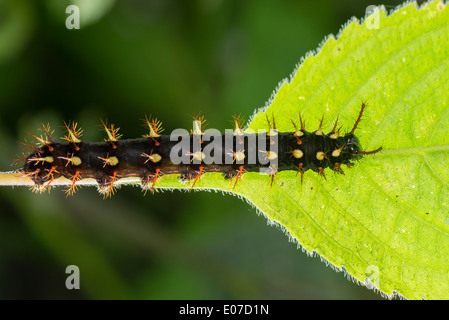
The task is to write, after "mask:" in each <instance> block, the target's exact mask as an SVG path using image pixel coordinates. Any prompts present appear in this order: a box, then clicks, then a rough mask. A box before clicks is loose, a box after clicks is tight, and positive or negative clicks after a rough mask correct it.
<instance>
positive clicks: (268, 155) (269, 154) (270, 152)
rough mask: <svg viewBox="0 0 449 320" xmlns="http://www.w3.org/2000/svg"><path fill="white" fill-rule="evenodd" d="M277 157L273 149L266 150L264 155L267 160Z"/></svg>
mask: <svg viewBox="0 0 449 320" xmlns="http://www.w3.org/2000/svg"><path fill="white" fill-rule="evenodd" d="M277 157H278V155H277V154H276V152H274V151H267V154H266V155H265V158H266V159H269V160H274V159H276V158H277Z"/></svg>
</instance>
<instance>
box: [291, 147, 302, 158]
mask: <svg viewBox="0 0 449 320" xmlns="http://www.w3.org/2000/svg"><path fill="white" fill-rule="evenodd" d="M292 154H293V156H294V157H295V158H296V159H301V158H302V157H303V155H304V153H303V152H302V151H301V150H299V149H295V150H293V151H292Z"/></svg>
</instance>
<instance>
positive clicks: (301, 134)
mask: <svg viewBox="0 0 449 320" xmlns="http://www.w3.org/2000/svg"><path fill="white" fill-rule="evenodd" d="M303 135H304V132H302V131H301V130H296V131H295V132H294V133H293V136H294V137H296V138H299V137H302V136H303Z"/></svg>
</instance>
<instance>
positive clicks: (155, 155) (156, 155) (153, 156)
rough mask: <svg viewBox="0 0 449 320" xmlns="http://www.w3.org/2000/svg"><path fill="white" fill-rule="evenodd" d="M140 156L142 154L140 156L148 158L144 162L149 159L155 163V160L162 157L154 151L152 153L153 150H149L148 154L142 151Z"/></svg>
mask: <svg viewBox="0 0 449 320" xmlns="http://www.w3.org/2000/svg"><path fill="white" fill-rule="evenodd" d="M141 156H142V157H146V158H148V159H147V160H146V161H145V163H147V162H148V161H151V162H154V163H156V162H159V161H161V159H162V157H161V156H160V155H159V154H157V153H154V154H153V151H151V153H150V154H146V153H142V154H141Z"/></svg>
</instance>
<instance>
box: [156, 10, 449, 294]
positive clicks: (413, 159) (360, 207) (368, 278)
mask: <svg viewBox="0 0 449 320" xmlns="http://www.w3.org/2000/svg"><path fill="white" fill-rule="evenodd" d="M376 19H378V20H376ZM376 21H377V22H378V27H379V28H373V26H374V27H376ZM448 80H449V8H448V6H444V5H443V4H442V3H441V2H438V1H437V2H432V3H429V4H427V5H425V6H423V7H421V8H420V9H418V8H417V7H416V5H415V4H409V5H407V6H405V7H403V8H401V9H400V10H397V11H396V12H394V13H392V14H391V15H389V16H388V17H387V15H386V14H385V12H384V9H383V8H381V10H380V11H377V12H375V13H374V14H373V15H372V16H370V17H368V18H367V19H366V20H365V22H364V23H362V24H361V23H359V21H356V20H353V21H351V22H350V23H348V24H347V25H346V26H345V27H344V29H343V30H342V31H341V33H340V35H339V36H338V38H337V39H335V38H334V37H329V38H328V39H327V40H326V41H325V43H324V44H323V45H322V47H321V48H320V50H319V53H317V54H310V55H308V56H307V57H306V58H305V59H304V61H303V62H302V63H301V65H300V66H299V67H298V69H297V70H296V71H295V73H294V75H293V77H292V79H290V81H284V82H283V83H282V85H281V86H280V87H279V90H278V91H277V93H276V94H275V96H274V98H273V99H272V100H271V101H270V104H269V106H268V107H267V108H266V110H262V111H260V112H258V113H256V114H255V116H254V118H253V119H252V121H251V123H250V125H249V128H251V129H261V128H264V129H267V123H266V115H267V114H268V115H269V116H270V117H271V115H274V117H275V119H276V126H277V128H278V130H279V131H292V130H293V128H292V125H291V120H294V121H295V122H298V119H299V116H298V113H299V111H300V112H301V116H302V117H303V119H306V128H307V129H308V131H313V130H316V128H317V126H318V123H319V120H320V119H321V117H322V116H323V115H324V117H325V127H324V129H328V131H330V129H331V128H332V125H333V122H334V121H335V119H336V118H337V116H339V123H341V124H344V126H343V128H344V129H346V131H347V130H350V128H352V126H353V124H354V121H355V119H356V118H357V115H358V113H359V111H360V106H361V102H362V101H365V100H366V101H368V107H367V108H366V111H365V113H364V117H363V119H362V122H361V123H360V125H359V128H358V129H357V131H356V135H357V137H358V138H359V139H360V142H361V144H362V146H363V148H364V150H373V149H376V148H377V147H379V146H382V147H383V151H382V152H380V153H378V154H375V155H370V156H366V157H365V158H364V159H363V161H360V162H359V163H357V164H356V165H355V166H354V167H352V168H351V169H346V170H345V175H336V174H333V173H332V172H331V171H329V169H327V170H326V178H327V180H324V179H323V178H322V177H320V176H318V175H317V174H316V173H314V172H311V171H308V172H306V173H305V175H304V182H303V184H301V181H300V179H299V177H297V176H296V173H295V172H291V171H289V172H286V171H284V172H280V173H278V174H277V175H276V178H275V182H274V184H273V187H272V189H270V183H269V181H270V178H269V177H268V176H264V175H260V174H257V173H247V174H245V176H244V180H243V181H242V182H240V183H239V184H238V185H237V187H236V188H235V189H232V184H231V183H230V182H229V181H225V180H224V179H223V178H222V176H221V175H220V174H213V173H211V174H206V175H204V176H203V177H202V179H201V180H200V181H199V182H197V185H196V187H199V188H205V189H214V190H221V191H224V192H230V193H234V194H237V195H239V196H241V197H244V198H246V199H247V200H248V201H249V202H251V203H252V204H254V206H256V207H257V209H258V210H260V211H261V212H262V213H263V214H264V215H265V216H266V217H267V218H268V219H269V220H270V221H272V222H273V223H275V224H278V225H279V226H281V228H282V229H283V230H285V232H286V233H288V235H289V236H290V237H292V238H293V239H294V240H296V241H297V242H298V244H299V245H301V247H302V248H303V249H305V250H307V251H308V252H309V253H317V254H319V255H320V256H321V257H322V258H323V259H325V260H326V261H327V262H329V263H330V264H332V265H333V266H334V267H335V268H337V269H340V270H344V271H345V272H346V273H347V274H349V275H350V276H351V277H352V278H353V280H354V279H355V280H357V281H358V282H360V283H362V284H366V285H368V286H370V287H372V286H373V285H374V286H375V287H376V288H377V289H378V290H380V291H381V292H382V293H383V294H385V295H388V296H393V295H395V294H399V295H401V296H403V297H405V298H410V299H421V298H426V299H434V298H436V299H438V298H446V299H447V298H449V224H448V222H449V213H448V212H449V182H448V181H449V170H448V169H447V168H448V164H449V153H448V150H449V144H448V141H449V139H448V138H447V130H446V128H448V127H449V117H448V110H449V109H448V106H449V97H448V95H449V81H448ZM159 187H169V188H179V183H178V181H177V180H176V177H174V176H167V177H163V178H162V179H161V182H160V183H159ZM186 187H188V185H187V186H186Z"/></svg>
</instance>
